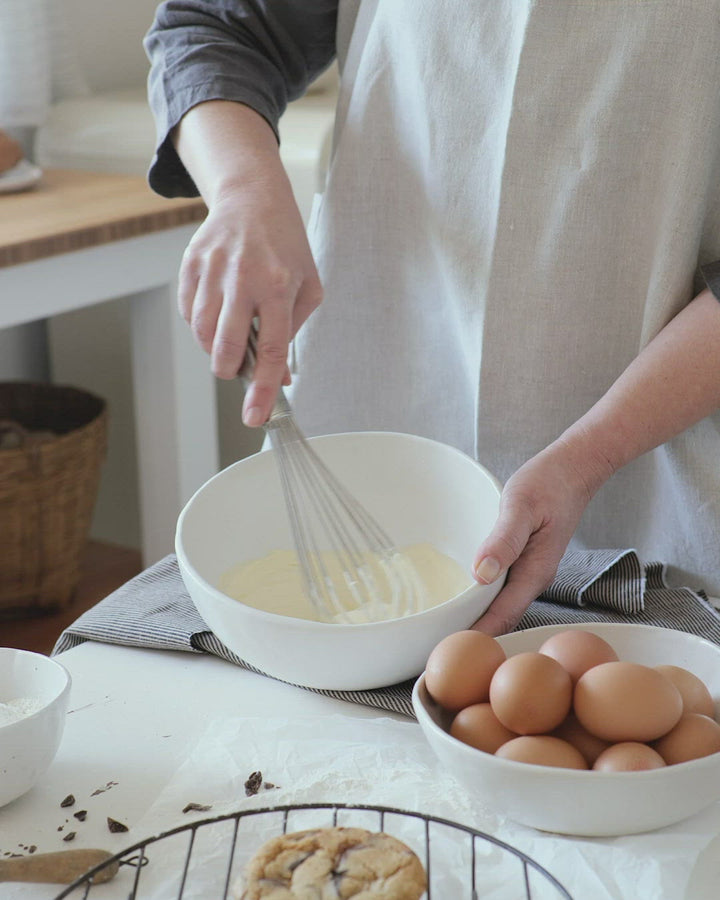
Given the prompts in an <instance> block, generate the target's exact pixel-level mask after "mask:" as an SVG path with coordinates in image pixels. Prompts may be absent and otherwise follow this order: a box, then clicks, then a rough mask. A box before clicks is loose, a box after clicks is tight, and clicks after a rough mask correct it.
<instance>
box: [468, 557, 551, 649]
mask: <svg viewBox="0 0 720 900" xmlns="http://www.w3.org/2000/svg"><path fill="white" fill-rule="evenodd" d="M540 543H542V542H540ZM558 559H559V556H558ZM556 571H557V559H556V558H555V556H554V555H553V554H552V553H549V552H547V551H545V550H543V549H542V548H540V549H537V550H535V549H533V548H532V547H529V548H528V550H527V551H526V552H525V553H524V554H523V555H522V556H521V557H520V559H519V560H518V561H517V562H516V563H515V564H514V565H513V566H512V567H511V568H510V571H509V572H508V576H507V580H506V582H505V584H504V585H503V587H502V590H501V591H500V592H499V593H498V595H497V597H495V599H494V600H493V602H492V603H491V604H490V606H489V607H488V609H487V611H486V612H485V613H484V614H483V615H482V616H481V617H480V618H479V619H478V620H477V622H475V623H474V624H473V625H472V626H471V627H472V628H473V629H475V630H477V631H484V632H486V633H487V634H492V635H499V634H507V633H508V632H510V631H512V630H513V628H515V626H516V625H517V624H518V622H519V621H520V619H521V618H522V617H523V614H524V613H525V611H526V610H527V608H528V606H530V604H531V603H532V602H533V600H535V599H536V598H537V597H539V596H540V594H542V592H543V591H544V590H546V589H547V587H548V586H549V585H550V584H551V583H552V580H553V578H554V577H555V572H556Z"/></svg>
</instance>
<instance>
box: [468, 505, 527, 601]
mask: <svg viewBox="0 0 720 900" xmlns="http://www.w3.org/2000/svg"><path fill="white" fill-rule="evenodd" d="M535 528H536V524H535V522H534V520H533V516H532V513H531V510H530V508H529V506H528V505H527V504H524V503H521V502H516V501H513V500H512V499H510V498H507V497H504V498H503V500H502V501H501V504H500V513H499V515H498V518H497V521H496V522H495V525H494V526H493V529H492V531H491V532H490V534H489V535H488V536H487V538H485V540H484V541H483V542H482V544H480V546H479V547H478V549H477V552H476V554H475V559H474V561H473V575H474V577H475V579H476V581H478V582H480V584H492V582H494V581H496V580H497V579H498V578H499V577H500V576H501V575H502V574H503V573H504V572H507V570H508V569H509V568H510V566H511V565H512V564H513V563H514V562H515V561H516V560H517V559H518V557H519V556H520V554H521V553H522V552H523V550H524V549H525V547H526V545H527V542H528V540H529V539H530V536H531V535H532V534H533V532H534V531H535Z"/></svg>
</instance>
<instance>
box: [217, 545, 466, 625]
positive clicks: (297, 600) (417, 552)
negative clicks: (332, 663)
mask: <svg viewBox="0 0 720 900" xmlns="http://www.w3.org/2000/svg"><path fill="white" fill-rule="evenodd" d="M399 555H400V557H401V560H400V563H401V567H403V566H404V568H405V574H407V571H411V572H412V570H413V569H414V572H415V574H416V576H417V579H418V581H419V584H418V590H417V596H418V601H419V602H418V608H419V609H418V610H417V611H419V610H423V609H430V608H431V607H433V606H437V605H438V604H439V603H444V602H445V601H446V600H449V599H450V598H451V597H454V596H455V595H456V594H459V593H461V592H462V591H464V590H465V589H466V588H468V587H469V586H470V584H471V583H472V581H471V578H470V576H469V574H468V573H467V572H466V571H465V570H464V569H463V567H462V566H461V565H460V564H459V563H457V562H456V561H455V560H454V559H451V558H450V557H449V556H446V555H445V554H444V553H441V552H440V551H439V550H437V549H436V548H435V547H433V546H432V545H431V544H427V543H426V544H412V545H411V546H408V547H404V548H402V549H401V550H400V551H399ZM321 557H322V563H323V565H324V566H325V569H326V572H327V575H328V577H329V578H330V581H331V583H332V586H333V589H334V591H335V594H336V595H337V597H338V599H339V601H340V603H341V604H342V605H343V607H344V608H345V609H346V610H347V614H346V617H345V618H344V617H343V616H339V617H337V618H336V619H335V621H344V620H346V621H351V622H352V621H354V622H363V621H368V620H370V621H373V620H381V619H386V618H395V617H396V616H395V615H394V614H392V611H391V607H390V606H389V604H390V600H391V593H392V591H391V587H390V585H389V581H388V577H387V574H386V572H385V571H384V570H383V568H382V566H381V565H380V564H379V563H378V560H377V558H373V557H368V558H367V559H368V566H369V569H370V571H371V573H372V577H373V579H374V583H375V590H374V591H373V594H374V595H375V596H377V598H378V600H379V601H380V602H379V603H371V604H370V605H368V606H367V607H366V608H365V609H364V610H362V611H357V607H358V601H357V595H356V596H353V593H352V590H351V589H350V588H349V587H348V586H347V584H346V582H345V579H344V578H343V575H342V572H341V568H340V566H339V564H338V559H337V555H335V554H331V553H323V554H321ZM408 567H409V568H408ZM218 588H219V589H220V590H221V591H222V592H223V593H224V594H227V595H228V596H229V597H233V598H234V599H235V600H239V601H240V602H242V603H245V604H247V605H248V606H253V607H255V608H256V609H264V610H266V611H267V612H272V613H277V614H278V615H281V616H293V617H295V618H297V619H312V620H315V621H322V620H323V617H322V616H321V615H319V614H318V613H317V611H316V610H315V608H314V607H313V605H312V603H311V602H310V600H309V598H308V597H307V595H306V593H305V589H304V586H303V579H302V573H301V570H300V563H299V561H298V558H297V555H296V554H295V551H294V550H273V551H272V552H271V553H269V554H268V555H267V556H263V557H260V558H259V559H253V560H250V562H244V563H240V564H239V565H237V566H233V567H232V568H231V569H229V570H228V571H227V572H225V573H224V574H223V575H222V577H221V578H220V583H219V584H218ZM361 596H367V594H366V593H364V592H362V591H361Z"/></svg>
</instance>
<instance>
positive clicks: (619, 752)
mask: <svg viewBox="0 0 720 900" xmlns="http://www.w3.org/2000/svg"><path fill="white" fill-rule="evenodd" d="M664 767H665V760H664V759H663V758H662V756H660V754H659V753H658V752H657V751H656V750H653V748H652V747H649V746H648V745H647V744H641V743H639V742H638V741H623V742H621V743H619V744H611V745H610V746H609V747H608V748H607V750H603V752H602V753H601V754H600V756H598V758H597V759H596V760H595V762H594V764H593V770H594V771H595V772H641V771H644V770H645V769H662V768H664Z"/></svg>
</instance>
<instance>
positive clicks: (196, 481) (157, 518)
mask: <svg viewBox="0 0 720 900" xmlns="http://www.w3.org/2000/svg"><path fill="white" fill-rule="evenodd" d="M176 292H177V285H176V283H175V282H174V281H173V282H172V283H170V284H166V285H162V286H161V287H157V288H153V289H151V290H147V291H143V292H141V293H139V294H135V295H134V296H133V298H132V304H131V342H132V365H133V379H134V392H133V393H134V397H135V416H136V424H137V440H138V466H139V470H140V471H139V479H140V503H141V509H140V517H141V533H142V548H143V562H144V564H145V565H146V566H148V565H152V564H153V563H154V562H157V560H158V559H161V558H162V557H163V556H166V555H167V554H168V553H171V552H172V551H173V549H174V543H175V524H176V521H177V517H178V514H179V513H180V511H181V509H182V507H183V506H184V504H185V503H186V502H187V501H188V500H189V499H190V497H191V496H192V494H193V493H194V492H195V491H196V490H197V489H198V488H199V487H200V486H201V485H202V484H203V483H204V482H205V481H207V479H208V478H210V477H211V476H212V475H214V474H215V473H216V472H217V471H218V467H219V454H218V438H217V434H218V431H217V408H216V399H215V379H214V377H213V375H212V373H211V372H210V362H209V359H208V357H207V356H206V354H205V353H204V352H203V351H202V350H201V349H200V348H199V347H198V346H197V344H196V343H195V341H194V339H193V338H192V335H191V333H190V329H189V328H188V326H187V325H186V324H185V322H184V321H183V320H182V318H181V317H180V314H179V312H178V310H177V306H176V302H175V298H176Z"/></svg>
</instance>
